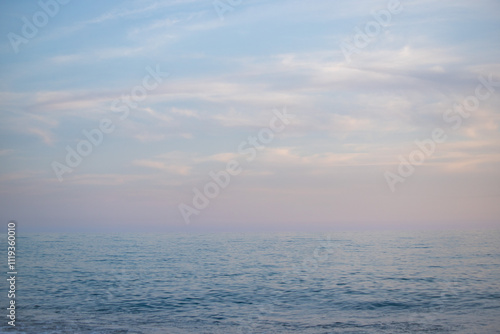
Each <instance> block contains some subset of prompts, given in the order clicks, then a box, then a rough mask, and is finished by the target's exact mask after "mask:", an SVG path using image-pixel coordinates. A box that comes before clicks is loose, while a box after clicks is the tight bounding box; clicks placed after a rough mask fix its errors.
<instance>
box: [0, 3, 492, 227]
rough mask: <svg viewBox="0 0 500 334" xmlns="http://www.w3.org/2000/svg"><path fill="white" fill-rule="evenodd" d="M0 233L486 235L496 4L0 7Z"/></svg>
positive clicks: (489, 204)
mask: <svg viewBox="0 0 500 334" xmlns="http://www.w3.org/2000/svg"><path fill="white" fill-rule="evenodd" d="M0 36H1V39H0V76H1V81H0V221H4V222H5V224H7V222H8V221H9V220H11V219H15V220H16V221H17V222H18V226H19V229H20V230H23V231H26V232H81V231H85V232H117V233H119V232H139V231H140V232H170V231H172V232H179V231H226V230H227V231H288V230H300V231H315V230H337V229H386V228H395V229H407V228H410V229H413V228H444V229H448V228H498V227H500V133H499V126H500V113H499V106H500V83H499V82H500V62H499V59H500V48H499V43H498V41H500V2H498V1H496V0H481V1H468V0H467V1H465V0H453V1H451V0H443V1H430V0H414V1H405V0H402V1H400V2H399V1H397V0H390V1H379V0H370V1H365V0H359V1H347V0H338V1H324V0H321V1H320V0H309V1H302V0H301V1H298V0H297V1H295V0H287V1H284V0H275V1H264V0H255V1H251V0H242V1H239V0H220V1H219V0H216V1H211V0H184V1H181V0H165V1H149V0H141V1H138V0H129V1H114V0H106V1H95V2H92V3H91V5H90V2H88V1H87V2H84V1H77V0H71V1H70V0H59V1H56V0H41V1H2V3H1V4H0Z"/></svg>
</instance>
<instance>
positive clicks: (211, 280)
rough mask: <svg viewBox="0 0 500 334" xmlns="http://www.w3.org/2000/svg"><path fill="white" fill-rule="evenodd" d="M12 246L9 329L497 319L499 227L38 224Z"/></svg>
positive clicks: (334, 327) (305, 326)
mask: <svg viewBox="0 0 500 334" xmlns="http://www.w3.org/2000/svg"><path fill="white" fill-rule="evenodd" d="M0 245H1V247H2V249H5V250H6V249H7V243H6V236H5V235H3V237H2V241H1V243H0ZM16 246H17V247H16V248H17V254H16V255H17V270H18V277H17V279H18V280H17V293H16V297H17V298H16V305H17V313H16V317H17V319H16V320H17V321H16V327H15V328H11V327H10V326H8V325H7V317H6V316H2V318H3V321H2V323H1V324H0V331H1V332H5V333H174V334H175V333H306V334H307V333H500V233H499V232H498V231H480V232H474V231H467V232H449V231H448V232H436V231H433V232H336V233H329V234H328V233H325V234H300V233H298V234H229V233H227V234H224V233H220V234H139V235H133V234H123V235H111V234H107V235H106V234H102V235H97V234H96V235H93V234H31V235H20V236H18V239H17V245H16ZM4 253H5V254H6V251H5V252H4ZM6 262H7V259H6V256H5V260H4V261H2V269H3V272H4V273H5V272H7V266H6ZM4 276H5V277H6V278H7V275H6V274H4ZM2 282H3V283H2V285H1V288H2V295H3V296H4V297H2V298H1V301H2V307H3V309H4V313H5V315H6V314H7V311H6V307H7V297H6V295H7V291H8V286H7V282H6V280H5V279H2Z"/></svg>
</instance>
